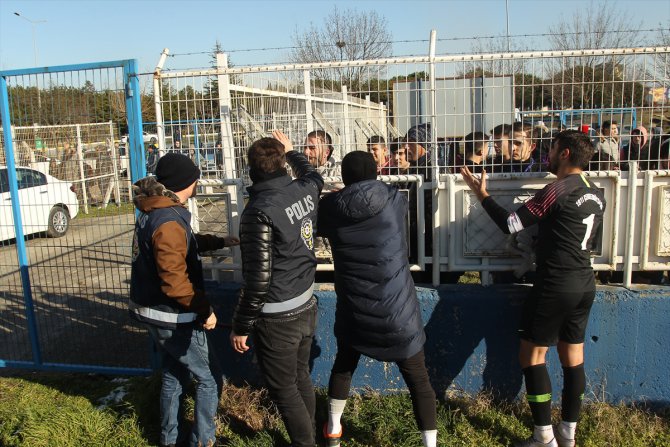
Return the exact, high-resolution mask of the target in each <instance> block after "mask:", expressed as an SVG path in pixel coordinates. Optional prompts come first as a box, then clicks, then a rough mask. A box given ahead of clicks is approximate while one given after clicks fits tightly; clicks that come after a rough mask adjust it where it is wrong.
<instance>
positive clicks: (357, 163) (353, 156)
mask: <svg viewBox="0 0 670 447" xmlns="http://www.w3.org/2000/svg"><path fill="white" fill-rule="evenodd" d="M376 178H377V163H375V159H374V157H373V156H372V154H371V153H369V152H364V151H354V152H349V153H348V154H347V155H345V156H344V158H343V159H342V181H343V182H344V184H345V185H346V186H348V185H351V184H352V183H356V182H362V181H363V180H374V179H376Z"/></svg>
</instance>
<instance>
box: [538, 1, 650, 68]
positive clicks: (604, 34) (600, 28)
mask: <svg viewBox="0 0 670 447" xmlns="http://www.w3.org/2000/svg"><path fill="white" fill-rule="evenodd" d="M641 27H642V21H634V19H633V20H631V15H630V14H626V13H625V12H623V11H621V10H619V9H617V8H616V7H615V6H613V5H612V3H610V2H605V1H601V2H600V3H594V2H593V1H592V2H591V4H590V5H589V7H588V8H587V9H579V10H576V11H574V12H573V14H572V18H570V19H566V18H565V17H562V18H561V21H560V22H558V24H556V25H554V26H550V27H549V32H550V34H551V35H550V36H549V41H550V42H551V45H552V47H553V49H555V50H565V51H567V50H590V49H604V48H624V47H635V46H639V45H640V44H641V41H642V38H641V35H640V31H639V30H640V29H641ZM598 63H602V60H601V59H600V58H599V57H598V56H587V57H583V58H580V61H579V65H583V66H585V67H590V68H593V67H594V66H595V65H596V64H598Z"/></svg>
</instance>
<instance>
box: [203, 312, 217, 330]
mask: <svg viewBox="0 0 670 447" xmlns="http://www.w3.org/2000/svg"><path fill="white" fill-rule="evenodd" d="M202 327H203V328H205V329H206V330H208V331H209V330H212V329H214V328H215V327H216V314H215V313H214V312H212V313H211V314H210V316H209V317H207V320H206V321H205V322H204V323H203V324H202Z"/></svg>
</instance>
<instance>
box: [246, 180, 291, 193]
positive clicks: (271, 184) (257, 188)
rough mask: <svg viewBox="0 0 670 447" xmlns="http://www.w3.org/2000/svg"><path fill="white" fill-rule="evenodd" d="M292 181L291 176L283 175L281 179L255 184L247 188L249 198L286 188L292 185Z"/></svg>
mask: <svg viewBox="0 0 670 447" xmlns="http://www.w3.org/2000/svg"><path fill="white" fill-rule="evenodd" d="M292 181H293V180H292V179H291V176H290V175H282V176H281V177H277V178H273V179H270V180H265V181H264V182H258V183H254V184H253V185H251V186H250V187H249V188H247V191H249V197H254V196H255V195H257V194H259V193H261V192H263V191H271V190H274V189H281V188H285V187H286V186H288V185H290V184H291V182H292Z"/></svg>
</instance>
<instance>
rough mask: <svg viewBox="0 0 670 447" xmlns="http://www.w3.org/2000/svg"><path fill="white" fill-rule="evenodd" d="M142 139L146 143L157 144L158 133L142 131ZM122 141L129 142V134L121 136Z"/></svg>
mask: <svg viewBox="0 0 670 447" xmlns="http://www.w3.org/2000/svg"><path fill="white" fill-rule="evenodd" d="M142 141H143V142H144V143H150V144H156V143H158V134H155V133H149V132H142ZM121 142H122V143H123V144H128V135H124V136H122V137H121Z"/></svg>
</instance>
